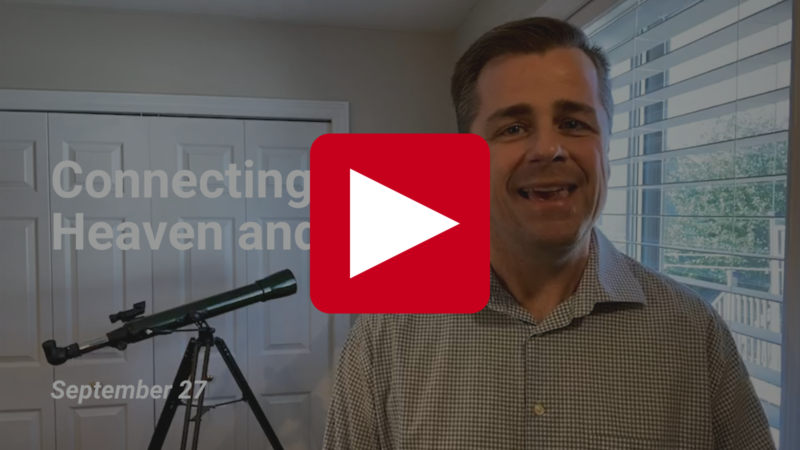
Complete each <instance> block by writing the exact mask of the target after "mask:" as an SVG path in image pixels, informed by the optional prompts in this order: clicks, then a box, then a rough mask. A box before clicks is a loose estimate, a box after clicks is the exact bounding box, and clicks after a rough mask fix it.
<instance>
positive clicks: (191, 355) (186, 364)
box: [148, 321, 283, 450]
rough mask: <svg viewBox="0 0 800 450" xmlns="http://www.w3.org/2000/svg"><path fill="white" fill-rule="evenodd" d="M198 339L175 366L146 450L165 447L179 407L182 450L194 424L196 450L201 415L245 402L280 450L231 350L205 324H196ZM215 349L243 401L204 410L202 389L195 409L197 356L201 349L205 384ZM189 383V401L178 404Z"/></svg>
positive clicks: (157, 449) (205, 407) (188, 346)
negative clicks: (180, 407)
mask: <svg viewBox="0 0 800 450" xmlns="http://www.w3.org/2000/svg"><path fill="white" fill-rule="evenodd" d="M197 331H198V332H199V336H198V337H196V338H192V339H190V340H189V343H188V344H187V345H186V352H184V354H183V359H182V360H181V364H180V366H178V372H177V373H176V374H175V381H173V382H172V389H171V390H170V392H169V395H168V396H167V403H166V404H165V405H164V409H162V410H161V416H160V417H159V419H158V424H157V425H156V429H155V432H154V433H153V437H152V438H151V440H150V446H149V447H148V450H161V447H162V446H163V445H164V440H165V439H166V437H167V433H168V432H169V427H170V425H171V424H172V419H173V417H174V416H175V411H176V410H177V409H178V406H186V411H185V415H184V418H183V433H182V435H181V447H180V448H181V450H186V444H187V438H188V436H189V422H194V430H193V431H194V433H193V437H192V450H197V445H198V438H199V436H200V419H201V418H202V416H203V414H205V413H206V412H207V411H208V410H210V409H212V408H216V407H217V406H222V405H227V404H231V403H237V402H241V401H244V402H246V403H247V404H248V405H250V409H251V410H252V411H253V414H254V415H255V416H256V420H258V424H259V425H261V429H262V430H264V434H266V435H267V439H268V440H269V443H270V444H271V445H272V448H273V449H274V450H283V447H282V446H281V443H280V441H279V440H278V436H277V435H276V434H275V432H274V431H273V430H272V427H271V426H270V424H269V421H268V420H267V416H266V415H265V414H264V411H262V410H261V406H260V405H259V404H258V400H256V396H255V395H254V394H253V391H252V390H251V389H250V386H249V385H248V384H247V380H246V379H245V378H244V375H242V371H241V370H239V366H238V365H237V364H236V361H235V360H234V359H233V355H231V352H230V350H228V346H227V345H226V344H225V341H223V340H222V338H218V337H215V336H214V331H215V330H214V329H213V328H211V327H209V326H208V324H207V323H206V322H205V321H201V322H200V323H199V324H198V330H197ZM212 346H214V347H217V350H218V351H219V354H220V356H222V360H223V361H225V365H226V366H228V370H230V372H231V375H233V379H234V380H235V381H236V384H237V385H238V386H239V390H240V391H242V398H241V399H239V400H233V401H230V402H225V403H221V404H218V405H213V406H203V400H204V398H205V393H206V391H205V389H204V388H203V389H201V390H200V392H199V398H198V403H197V405H195V404H194V396H195V395H194V391H195V375H196V373H197V363H198V357H199V356H200V349H201V348H202V349H203V350H204V351H203V372H202V375H201V378H200V379H201V381H207V380H208V357H209V356H210V353H211V347H212ZM186 381H188V382H189V392H188V395H189V398H188V399H187V401H186V402H184V401H182V400H181V398H180V397H181V395H182V394H183V393H184V391H186V388H185V382H186ZM193 408H196V414H195V416H194V417H192V409H193Z"/></svg>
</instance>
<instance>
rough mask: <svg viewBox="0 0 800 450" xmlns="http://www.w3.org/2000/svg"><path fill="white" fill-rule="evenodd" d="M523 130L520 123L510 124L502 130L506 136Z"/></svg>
mask: <svg viewBox="0 0 800 450" xmlns="http://www.w3.org/2000/svg"><path fill="white" fill-rule="evenodd" d="M523 131H525V129H524V128H523V127H522V125H518V124H517V125H511V126H510V127H508V128H506V129H505V130H503V134H505V135H507V136H514V135H517V134H520V133H522V132H523Z"/></svg>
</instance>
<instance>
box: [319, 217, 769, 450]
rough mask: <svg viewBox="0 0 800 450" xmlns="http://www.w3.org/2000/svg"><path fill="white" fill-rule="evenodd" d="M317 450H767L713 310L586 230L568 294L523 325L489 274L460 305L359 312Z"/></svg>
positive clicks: (753, 402) (518, 310)
mask: <svg viewBox="0 0 800 450" xmlns="http://www.w3.org/2000/svg"><path fill="white" fill-rule="evenodd" d="M324 448H325V449H328V450H333V449H335V450H362V449H363V450H367V449H369V450H374V449H382V450H401V449H402V450H416V449H443V450H444V449H448V450H450V449H452V450H467V449H476V450H489V449H503V450H513V449H570V450H572V449H575V450H583V449H609V450H628V449H643V450H644V449H647V450H660V449H664V450H667V449H669V450H674V449H686V450H703V449H726V450H728V449H729V450H750V449H753V450H761V449H773V448H774V444H773V442H772V438H771V435H770V432H769V425H768V423H767V420H766V416H765V414H764V411H763V408H762V406H761V404H760V402H759V400H758V398H757V397H756V395H755V392H754V389H753V386H752V384H751V381H750V378H749V376H748V374H747V371H746V369H745V366H744V364H743V362H742V360H741V358H740V356H739V353H738V352H737V349H736V345H735V344H734V341H733V339H732V338H731V335H730V332H729V331H728V329H727V327H726V325H725V323H724V322H723V320H722V319H721V318H720V317H719V316H718V315H717V314H716V312H715V311H714V310H713V309H712V308H711V307H710V306H709V305H708V304H707V303H706V302H705V301H703V300H702V299H700V298H699V297H698V296H697V295H696V294H694V293H693V292H692V291H691V290H689V289H688V288H685V287H684V286H682V285H680V284H678V283H676V282H674V281H672V280H670V279H669V278H667V277H665V276H663V275H660V274H658V273H656V272H654V271H652V270H650V269H648V268H646V267H644V266H642V265H641V264H639V263H638V262H636V261H634V260H632V259H630V258H628V257H627V256H625V255H623V254H622V253H620V252H619V251H617V250H616V249H615V248H614V247H613V245H612V244H611V243H610V242H609V241H608V240H607V239H606V238H605V237H604V236H603V235H602V234H600V232H599V231H595V232H594V233H593V236H592V243H591V250H590V257H589V262H588V265H587V268H586V270H585V272H584V275H583V277H582V280H581V282H580V284H579V286H578V289H577V290H576V292H575V294H574V295H572V296H571V297H570V298H569V299H567V300H566V301H564V302H562V303H561V304H560V305H559V306H558V307H557V308H556V309H555V310H554V311H553V312H552V313H551V314H550V315H549V316H548V317H547V318H546V319H545V320H544V321H542V322H540V323H537V322H536V321H535V320H534V319H533V317H532V316H531V315H530V314H529V313H528V312H527V311H526V310H525V309H523V308H522V307H521V306H520V305H519V304H518V303H517V302H516V300H515V299H514V298H513V297H512V296H511V295H510V294H509V293H508V291H507V290H506V289H504V288H503V287H502V285H501V284H500V282H499V280H498V279H497V278H496V277H495V275H494V273H492V279H491V296H490V300H489V303H488V304H487V306H486V307H485V308H484V309H483V310H481V311H480V312H478V313H475V314H408V315H402V314H388V315H379V314H377V315H362V316H361V317H359V320H358V321H357V323H356V325H355V326H354V327H353V329H352V330H351V333H350V335H349V337H348V340H347V343H346V345H345V348H344V351H343V353H342V357H341V361H340V365H339V367H338V370H337V375H336V382H335V386H334V392H333V401H332V403H331V410H330V412H329V416H328V423H327V429H326V433H325V442H324Z"/></svg>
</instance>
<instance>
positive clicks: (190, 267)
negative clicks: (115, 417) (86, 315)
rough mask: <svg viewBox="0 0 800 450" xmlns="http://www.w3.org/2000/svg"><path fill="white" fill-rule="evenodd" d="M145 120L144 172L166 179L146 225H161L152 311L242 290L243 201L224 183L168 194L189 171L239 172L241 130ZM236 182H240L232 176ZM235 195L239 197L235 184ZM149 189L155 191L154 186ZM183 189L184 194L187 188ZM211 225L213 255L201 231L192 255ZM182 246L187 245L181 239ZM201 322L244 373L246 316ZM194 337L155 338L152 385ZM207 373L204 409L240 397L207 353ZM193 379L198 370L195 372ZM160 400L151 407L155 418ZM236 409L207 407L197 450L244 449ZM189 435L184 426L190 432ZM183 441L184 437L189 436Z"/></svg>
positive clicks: (171, 442) (175, 434) (169, 373)
mask: <svg viewBox="0 0 800 450" xmlns="http://www.w3.org/2000/svg"><path fill="white" fill-rule="evenodd" d="M150 121H151V162H152V168H153V169H154V170H155V169H160V170H164V171H165V172H166V173H167V175H168V177H169V180H170V187H169V192H168V197H167V198H160V197H158V196H157V194H156V192H157V191H156V190H154V195H153V199H152V201H153V221H154V222H156V223H159V222H166V223H167V224H168V226H167V229H166V231H165V236H164V241H163V242H162V244H161V248H160V249H159V250H158V251H155V252H153V270H154V272H153V273H154V287H155V292H154V302H155V308H156V310H157V311H162V310H165V309H168V308H173V307H175V306H178V305H182V304H185V303H189V302H192V301H195V300H200V299H202V298H205V297H208V296H210V295H215V294H218V293H221V292H225V291H228V290H230V289H233V288H236V287H240V286H243V285H245V284H247V283H246V282H247V273H246V264H247V260H246V254H245V253H246V252H245V250H243V249H241V248H240V247H239V245H238V242H237V230H238V229H239V227H240V226H241V225H242V224H243V223H244V222H245V202H244V197H241V198H238V199H237V198H232V197H231V196H230V195H229V194H228V189H227V185H228V181H227V178H225V180H224V181H222V182H217V181H216V180H213V179H212V180H211V182H209V189H210V190H212V191H213V190H215V189H217V188H220V187H221V188H223V189H224V191H225V192H224V193H223V194H222V195H221V196H220V197H218V198H214V199H211V198H207V197H206V196H204V195H203V194H202V193H201V192H200V189H199V187H196V188H194V190H195V192H196V194H195V195H194V197H192V198H188V199H187V198H179V197H177V196H176V195H175V193H174V192H173V191H172V187H171V180H172V177H173V175H174V174H175V173H176V172H177V171H179V170H189V171H191V172H193V173H194V174H195V177H196V179H197V180H198V182H199V180H200V177H201V175H202V174H203V173H204V172H205V171H207V170H217V171H219V172H220V173H222V174H223V175H224V172H225V171H226V170H227V169H228V165H229V164H236V166H237V168H238V169H240V170H241V169H243V168H244V124H243V122H242V121H239V120H227V119H200V118H166V117H153V118H150ZM240 178H241V177H240ZM237 185H238V190H239V191H241V187H242V184H241V179H240V180H239V183H237ZM154 189H155V186H154ZM187 190H188V189H187ZM181 221H182V222H187V223H189V224H191V226H192V228H193V229H194V232H195V233H196V234H195V239H191V242H192V243H193V247H192V248H191V249H189V250H178V249H176V248H175V247H174V246H173V244H172V243H170V241H169V232H170V228H171V227H172V225H173V224H175V223H177V222H181ZM201 222H205V223H211V222H216V223H218V224H219V225H220V229H221V231H222V232H221V241H222V242H221V249H220V250H215V249H214V232H213V231H208V232H207V233H206V243H205V244H206V245H205V249H204V250H201V249H199V236H198V235H197V233H198V231H199V223H201ZM187 242H188V241H187ZM209 324H210V325H211V326H213V327H214V328H215V329H216V336H217V337H221V338H222V339H224V340H225V342H226V343H227V345H228V347H229V348H230V350H231V353H232V354H233V356H234V358H235V359H236V361H237V363H238V364H239V365H240V367H241V369H242V371H243V373H247V372H246V370H247V349H246V345H247V328H246V327H247V316H246V311H245V310H243V309H240V310H237V311H233V312H231V313H228V314H225V315H222V316H218V317H215V318H212V319H211V320H210V321H209ZM193 336H196V333H185V332H180V333H175V334H173V335H171V336H162V337H157V338H155V339H156V347H155V352H156V357H155V376H156V383H157V384H158V385H169V384H172V381H173V379H174V377H175V372H176V371H177V369H178V364H179V362H180V360H181V358H182V356H183V353H184V351H185V349H186V344H187V343H188V341H189V339H190V338H191V337H193ZM211 355H212V357H211V360H210V363H209V373H210V374H211V375H212V376H213V377H214V379H213V381H211V382H210V383H208V385H207V388H206V396H205V404H206V405H209V404H216V403H222V402H226V401H231V400H235V399H238V398H240V394H239V390H238V388H237V386H236V383H235V382H234V380H233V378H232V377H231V376H230V374H229V372H228V370H227V367H226V366H225V364H224V362H223V360H222V359H221V358H220V356H219V354H218V352H217V351H216V350H214V351H213V352H212V354H211ZM198 373H199V370H198ZM163 405H164V400H160V401H157V402H156V406H157V409H156V416H157V417H158V416H160V414H161V410H162V408H163ZM244 406H245V405H244V404H243V403H236V404H233V405H228V406H223V407H220V408H216V409H212V410H211V411H209V412H208V413H206V414H205V415H204V416H203V420H202V425H201V432H200V440H201V442H200V446H199V448H201V449H204V450H209V449H218V450H234V449H245V448H247V447H246V437H247V428H246V427H247V420H246V415H247V414H249V411H248V410H247V409H246V408H245V407H244ZM184 411H185V410H184V408H179V409H178V410H177V412H176V414H175V419H174V420H173V423H172V427H171V428H170V434H169V435H168V437H167V441H166V444H165V448H177V447H178V446H179V444H180V431H181V426H182V423H183V413H184ZM190 430H191V428H190ZM190 436H191V435H190Z"/></svg>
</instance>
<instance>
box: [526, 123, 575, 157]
mask: <svg viewBox="0 0 800 450" xmlns="http://www.w3.org/2000/svg"><path fill="white" fill-rule="evenodd" d="M540 130H541V131H539V132H538V133H534V134H533V135H532V136H531V139H530V142H529V145H528V151H527V154H526V155H525V157H526V159H527V161H528V162H530V163H544V164H546V163H551V162H557V161H566V160H567V157H568V154H567V151H566V150H565V149H564V145H563V143H564V142H563V136H562V135H561V133H559V132H558V130H554V129H552V127H543V128H540Z"/></svg>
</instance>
